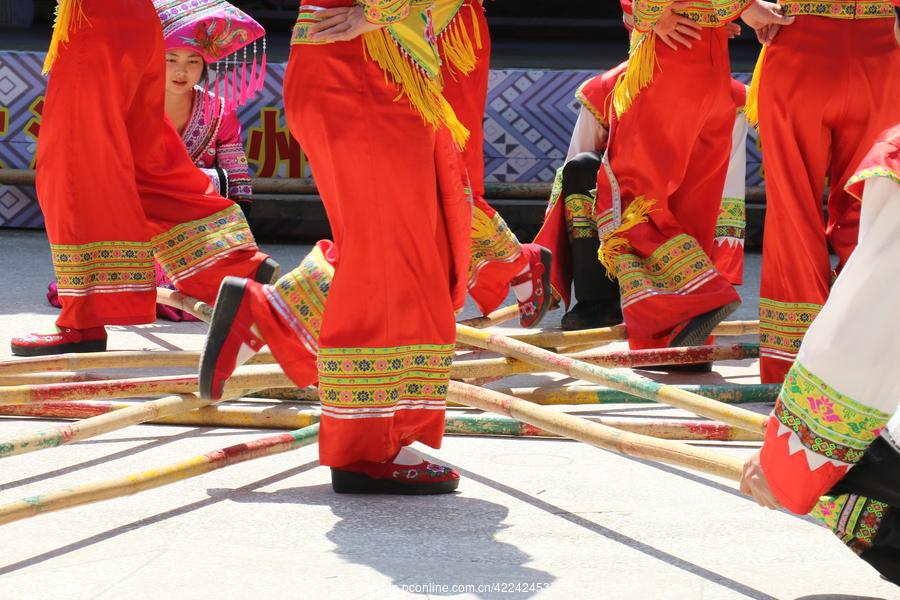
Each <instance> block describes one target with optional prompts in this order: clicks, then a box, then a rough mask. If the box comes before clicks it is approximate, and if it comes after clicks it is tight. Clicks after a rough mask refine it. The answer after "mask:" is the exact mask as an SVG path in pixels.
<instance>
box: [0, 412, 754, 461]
mask: <svg viewBox="0 0 900 600" xmlns="http://www.w3.org/2000/svg"><path fill="white" fill-rule="evenodd" d="M135 405H136V403H134V402H56V403H48V404H30V405H26V406H9V407H2V408H0V415H4V416H27V417H40V418H45V419H88V418H90V417H96V416H98V415H101V416H109V415H110V414H112V413H119V412H125V411H127V410H129V409H132V408H133V407H135ZM583 418H586V419H587V420H589V421H593V422H596V423H601V424H603V425H607V426H609V427H614V428H616V429H621V430H623V431H631V432H632V433H640V434H643V435H649V436H652V437H656V438H660V439H671V440H691V441H759V440H761V439H762V436H761V435H759V434H754V433H751V432H749V431H744V430H742V429H738V428H736V427H732V426H731V425H726V424H724V423H716V422H714V421H698V420H686V419H671V418H660V419H635V418H627V417H625V418H622V417H597V416H594V415H591V416H585V417H583ZM318 420H319V411H318V410H315V409H308V408H305V409H304V408H299V407H290V406H283V405H281V406H278V405H276V406H234V405H227V404H226V405H223V404H217V405H215V406H206V407H202V408H199V409H197V410H193V411H191V412H187V413H182V414H176V415H168V416H160V417H158V418H153V419H151V420H147V421H144V422H146V423H154V424H167V425H190V426H195V427H232V428H253V429H298V428H300V427H306V426H308V425H312V424H313V423H317V422H318ZM82 423H83V421H82ZM75 425H78V424H77V423H75V424H72V425H64V426H62V427H58V428H53V429H48V430H47V431H48V432H53V433H55V432H56V430H57V429H63V428H65V427H74V426H75ZM444 432H445V433H447V434H448V435H484V436H495V435H496V436H511V437H533V436H544V437H559V436H558V435H557V434H555V433H552V432H549V431H544V430H542V429H540V428H539V427H534V426H532V425H528V424H526V423H522V422H520V421H516V420H515V419H512V418H509V417H503V416H499V415H494V414H468V413H461V412H459V411H454V410H450V411H448V412H447V416H446V427H445V429H444ZM47 439H50V438H47ZM80 439H84V438H80ZM70 441H76V440H66V441H65V443H68V442H70ZM48 445H52V446H55V445H58V444H48ZM2 451H3V445H2V443H0V452H2ZM17 453H19V452H17ZM0 455H2V454H0Z"/></svg>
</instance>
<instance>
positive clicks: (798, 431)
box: [774, 361, 890, 464]
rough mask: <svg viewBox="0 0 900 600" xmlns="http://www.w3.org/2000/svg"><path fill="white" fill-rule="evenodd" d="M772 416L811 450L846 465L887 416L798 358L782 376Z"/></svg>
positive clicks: (856, 459) (872, 438)
mask: <svg viewBox="0 0 900 600" xmlns="http://www.w3.org/2000/svg"><path fill="white" fill-rule="evenodd" d="M774 415H775V418H777V419H778V420H779V421H780V422H781V423H782V424H783V425H784V426H785V427H787V428H788V429H790V430H791V431H792V432H793V433H794V434H795V435H796V436H797V437H798V438H799V439H800V442H801V443H802V444H803V446H804V447H805V448H806V449H808V450H809V451H810V452H813V453H815V454H818V455H821V456H824V457H826V458H829V459H832V460H838V461H841V462H843V463H847V464H855V463H857V462H859V459H860V458H862V456H863V454H864V453H865V451H866V449H867V448H868V447H869V446H870V445H871V444H872V442H874V441H875V438H876V437H878V434H880V433H881V430H882V429H884V427H885V425H887V422H888V419H889V418H890V415H888V414H886V413H883V412H881V411H880V410H878V409H875V408H872V407H870V406H867V405H865V404H863V403H862V402H859V401H857V400H854V399H852V398H849V397H848V396H845V395H843V394H841V393H840V392H838V391H837V390H835V389H834V388H832V387H831V386H829V385H828V384H827V383H825V382H824V381H822V379H820V378H819V377H817V376H816V375H814V374H813V373H812V372H810V371H809V370H808V369H807V368H806V367H804V366H803V364H801V363H800V361H796V362H795V363H794V364H793V366H792V367H791V369H790V371H788V373H787V376H786V377H785V380H784V385H783V386H782V388H781V393H780V394H779V396H778V402H777V403H776V404H775V411H774Z"/></svg>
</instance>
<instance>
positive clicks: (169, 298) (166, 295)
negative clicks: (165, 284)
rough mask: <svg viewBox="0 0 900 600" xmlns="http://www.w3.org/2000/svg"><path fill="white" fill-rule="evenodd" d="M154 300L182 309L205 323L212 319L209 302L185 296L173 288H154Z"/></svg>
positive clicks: (211, 309)
mask: <svg viewBox="0 0 900 600" xmlns="http://www.w3.org/2000/svg"><path fill="white" fill-rule="evenodd" d="M156 302H157V303H159V304H165V305H166V306H171V307H172V308H177V309H180V310H183V311H184V312H186V313H188V314H189V315H192V316H194V317H196V318H198V319H200V320H201V321H204V322H206V323H209V320H210V319H212V314H213V308H212V307H211V306H210V305H209V304H207V303H206V302H202V301H200V300H197V299H196V298H191V297H190V296H185V295H184V294H182V293H181V292H176V291H175V290H170V289H166V288H159V287H158V288H156Z"/></svg>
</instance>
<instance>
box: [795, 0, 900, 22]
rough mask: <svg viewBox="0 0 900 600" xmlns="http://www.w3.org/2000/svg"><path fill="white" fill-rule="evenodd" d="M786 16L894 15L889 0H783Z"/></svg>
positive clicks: (870, 17)
mask: <svg viewBox="0 0 900 600" xmlns="http://www.w3.org/2000/svg"><path fill="white" fill-rule="evenodd" d="M780 4H781V7H782V9H783V10H784V14H785V16H797V15H812V16H817V17H829V18H832V19H886V18H888V17H893V16H894V8H893V6H892V5H891V3H890V2H889V1H887V0H874V1H871V0H870V1H868V2H862V1H859V0H817V1H816V2H791V1H786V2H781V3H780Z"/></svg>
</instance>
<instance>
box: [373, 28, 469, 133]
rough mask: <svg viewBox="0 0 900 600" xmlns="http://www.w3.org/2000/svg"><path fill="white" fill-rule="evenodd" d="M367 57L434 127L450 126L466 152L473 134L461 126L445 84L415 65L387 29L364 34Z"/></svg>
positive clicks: (451, 131)
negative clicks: (467, 142)
mask: <svg viewBox="0 0 900 600" xmlns="http://www.w3.org/2000/svg"><path fill="white" fill-rule="evenodd" d="M363 45H364V47H365V51H366V54H367V55H368V56H369V57H370V58H371V59H372V60H374V61H375V62H376V63H377V64H378V66H379V67H381V69H382V70H383V71H384V75H385V79H387V80H389V81H390V80H392V81H393V82H394V83H395V84H397V85H398V86H399V87H400V90H401V95H405V96H406V97H407V98H408V99H409V102H410V104H412V106H413V108H414V109H415V110H416V111H417V112H418V113H419V114H420V115H421V116H422V119H423V120H424V121H425V122H426V123H428V124H429V125H431V126H432V127H435V128H437V127H441V126H446V127H447V128H448V129H449V130H450V133H451V135H452V136H453V141H454V142H455V143H456V145H457V146H458V147H459V148H460V149H462V148H464V147H465V145H466V140H467V139H468V138H469V131H468V130H467V129H466V128H465V126H464V125H463V124H462V123H460V121H459V119H458V118H457V117H456V113H454V112H453V107H451V106H450V103H449V102H447V100H446V98H444V96H443V94H442V93H441V82H440V80H439V79H432V78H431V77H429V76H428V75H427V74H425V73H424V72H422V71H421V70H420V69H418V68H417V67H416V66H415V65H413V63H412V61H411V60H409V59H408V58H407V57H406V56H405V55H404V54H403V52H401V50H400V49H399V48H398V47H397V45H396V44H394V42H393V39H392V38H391V36H390V33H389V32H388V30H387V28H386V27H384V28H382V29H378V30H375V31H371V32H369V33H366V34H364V35H363Z"/></svg>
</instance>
